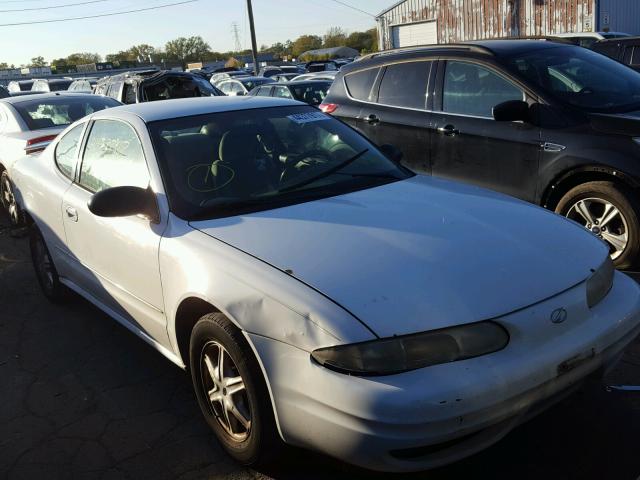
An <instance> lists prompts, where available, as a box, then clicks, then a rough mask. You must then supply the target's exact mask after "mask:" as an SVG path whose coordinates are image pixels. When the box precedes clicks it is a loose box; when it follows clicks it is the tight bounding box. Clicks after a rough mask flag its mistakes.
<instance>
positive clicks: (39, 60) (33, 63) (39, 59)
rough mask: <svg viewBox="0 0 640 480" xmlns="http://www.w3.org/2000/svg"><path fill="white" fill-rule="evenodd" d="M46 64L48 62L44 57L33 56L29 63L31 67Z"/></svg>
mask: <svg viewBox="0 0 640 480" xmlns="http://www.w3.org/2000/svg"><path fill="white" fill-rule="evenodd" d="M46 65H47V62H46V61H45V60H44V57H33V58H32V59H31V63H30V64H29V66H31V67H45V66H46Z"/></svg>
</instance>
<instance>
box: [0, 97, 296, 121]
mask: <svg viewBox="0 0 640 480" xmlns="http://www.w3.org/2000/svg"><path fill="white" fill-rule="evenodd" d="M84 95H86V94H84ZM3 100H4V99H3ZM292 106H308V105H307V104H306V103H302V102H298V101H295V100H287V99H281V98H273V97H253V96H246V97H197V98H175V99H172V100H163V101H158V102H143V103H134V104H131V105H123V106H121V107H114V108H109V109H106V110H101V111H99V112H96V113H94V114H92V115H91V118H92V119H97V118H101V117H109V118H114V117H116V118H117V117H126V116H127V115H135V116H137V117H139V118H141V119H142V120H143V121H144V122H146V123H149V122H156V121H159V120H167V119H171V118H181V117H191V116H195V115H206V114H209V113H222V112H234V111H242V110H253V109H256V108H270V107H292Z"/></svg>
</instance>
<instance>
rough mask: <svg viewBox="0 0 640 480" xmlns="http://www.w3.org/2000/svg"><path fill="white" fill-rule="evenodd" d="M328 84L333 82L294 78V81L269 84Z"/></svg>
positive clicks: (284, 85)
mask: <svg viewBox="0 0 640 480" xmlns="http://www.w3.org/2000/svg"><path fill="white" fill-rule="evenodd" d="M321 83H322V84H325V85H326V84H329V85H331V84H332V83H333V82H332V81H331V80H296V81H295V82H275V83H270V84H269V86H275V85H282V86H283V87H296V86H303V85H317V84H321Z"/></svg>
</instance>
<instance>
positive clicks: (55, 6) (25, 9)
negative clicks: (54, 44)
mask: <svg viewBox="0 0 640 480" xmlns="http://www.w3.org/2000/svg"><path fill="white" fill-rule="evenodd" d="M108 1H109V0H91V1H89V2H79V3H67V4H65V5H51V6H49V7H31V8H15V9H12V10H0V13H8V12H31V11H33V10H52V9H54V8H66V7H76V6H78V5H89V4H90V3H102V2H108Z"/></svg>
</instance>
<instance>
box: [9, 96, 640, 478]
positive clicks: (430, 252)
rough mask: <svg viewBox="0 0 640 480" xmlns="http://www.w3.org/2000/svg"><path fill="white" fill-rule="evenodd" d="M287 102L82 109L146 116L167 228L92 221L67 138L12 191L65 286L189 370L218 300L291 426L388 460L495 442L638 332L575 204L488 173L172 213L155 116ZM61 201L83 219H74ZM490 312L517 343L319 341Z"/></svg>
mask: <svg viewBox="0 0 640 480" xmlns="http://www.w3.org/2000/svg"><path fill="white" fill-rule="evenodd" d="M291 105H303V104H301V103H298V102H291V101H286V100H280V99H275V98H267V97H217V98H210V99H205V98H199V99H186V100H171V101H167V102H153V103H147V104H138V105H131V106H124V107H119V108H116V109H109V110H105V111H101V112H98V113H96V114H93V115H91V116H90V117H87V118H85V119H83V120H82V122H85V123H87V124H89V122H91V121H92V120H94V119H99V118H108V119H115V120H120V121H124V122H127V123H129V124H130V125H132V126H133V127H134V128H135V130H136V131H137V133H138V135H139V137H140V140H141V143H142V146H143V151H144V153H145V156H146V160H147V164H148V167H149V174H150V178H151V181H150V188H151V189H152V190H153V192H154V193H155V194H156V199H157V203H158V209H159V213H160V221H159V223H157V224H156V223H152V222H151V221H150V220H148V219H144V218H141V217H139V216H132V217H124V218H102V217H101V218H97V217H93V218H92V214H91V212H89V211H88V209H87V208H86V202H87V201H88V199H89V198H90V194H89V192H88V191H85V190H82V189H81V188H80V187H77V186H76V185H72V181H71V180H70V179H68V178H66V177H65V176H63V175H62V174H61V173H60V172H59V171H58V169H57V167H56V166H55V164H54V157H53V155H54V152H55V147H56V144H57V142H58V140H56V141H54V142H53V143H52V144H51V145H50V146H49V147H48V148H47V149H46V150H45V151H44V152H43V153H42V155H40V156H37V157H34V158H25V159H22V160H20V161H18V162H17V163H16V164H15V165H14V168H13V172H14V173H13V175H14V177H13V181H14V183H15V184H16V186H17V192H16V193H17V198H18V201H19V202H20V204H21V205H22V206H23V208H25V210H26V211H27V212H28V214H29V215H30V217H31V218H32V219H33V221H34V222H35V223H36V225H37V226H38V227H39V229H40V230H41V232H42V234H43V237H44V238H45V240H46V242H47V245H48V247H49V250H50V251H51V253H52V256H53V259H54V263H55V264H56V267H57V268H58V273H59V274H60V275H61V276H62V281H63V282H64V283H65V284H66V285H68V286H70V287H71V288H73V289H74V290H76V291H77V292H79V293H81V294H82V295H84V296H85V297H86V298H88V299H89V300H90V301H92V302H93V303H94V304H95V305H97V306H98V307H99V308H101V309H102V310H104V311H105V312H107V313H108V314H109V315H111V316H112V317H114V318H115V319H116V320H117V321H118V322H120V323H122V324H123V325H125V326H126V327H127V328H128V329H130V330H131V331H133V332H134V333H136V334H137V335H138V336H140V337H141V338H143V339H144V340H145V341H147V342H149V343H150V344H151V345H153V346H154V347H155V348H157V349H158V350H159V351H160V352H161V353H163V354H164V355H166V356H167V357H168V358H169V359H170V360H172V361H173V362H175V363H176V364H178V365H180V366H181V367H184V366H185V364H186V363H187V362H188V354H187V352H186V351H185V350H184V348H183V349H182V351H181V338H182V341H184V340H185V338H184V332H183V329H181V324H180V323H179V322H178V321H177V320H176V319H177V318H178V316H179V314H180V312H181V311H182V308H183V306H184V305H189V304H191V302H206V303H208V304H210V305H212V306H213V308H215V309H217V310H219V311H221V312H222V313H224V314H225V315H226V316H227V317H228V318H229V319H230V321H231V322H233V323H234V324H235V325H236V326H237V327H238V328H239V329H240V330H241V331H242V333H243V334H244V336H245V338H246V339H247V340H248V342H249V343H250V346H251V348H252V350H253V351H254V352H255V353H256V356H257V360H258V362H259V364H260V365H261V368H262V371H263V374H264V376H265V380H266V383H267V387H268V389H269V392H270V395H271V398H270V400H271V403H272V405H273V407H274V414H275V419H276V422H277V425H278V428H279V431H280V435H281V436H282V438H283V439H284V440H285V441H287V442H289V443H292V444H295V445H299V446H303V447H310V448H315V449H318V450H320V451H322V452H325V453H327V454H330V455H333V456H335V457H337V458H340V459H343V460H345V461H348V462H351V463H356V464H359V465H362V466H365V467H368V468H373V469H377V470H384V471H414V470H421V469H425V468H431V467H434V466H437V465H441V464H444V463H449V462H451V461H454V460H457V459H459V458H462V457H464V456H468V455H470V454H472V453H474V452H476V451H478V450H480V449H481V448H484V447H486V446H488V445H490V444H491V443H494V442H495V441H497V440H498V439H500V438H501V437H502V436H504V435H505V434H506V433H507V432H508V431H509V430H510V429H511V428H513V427H514V426H515V425H517V424H518V423H519V422H521V421H523V419H524V418H526V417H527V416H528V415H532V414H534V413H536V412H537V411H539V410H540V409H541V408H544V407H545V406H547V405H549V404H551V403H552V402H553V401H554V400H555V399H557V398H559V396H561V395H564V394H566V393H567V392H568V391H570V389H571V388H574V387H575V386H576V385H577V384H579V383H580V382H581V381H583V380H584V379H585V378H586V377H587V376H588V375H590V374H592V373H593V372H595V371H597V370H598V369H606V368H609V367H610V366H611V365H612V364H613V363H614V362H615V361H616V359H617V358H619V356H620V354H621V352H622V350H623V349H624V347H625V346H626V345H627V344H628V343H629V342H630V341H632V340H633V338H634V337H635V336H636V335H637V333H638V331H639V329H640V327H639V325H640V287H639V286H638V285H637V284H636V283H634V282H633V281H631V280H630V279H629V278H628V277H626V276H624V275H623V274H619V273H617V274H616V275H615V277H614V282H613V287H612V290H611V291H610V292H609V294H608V295H607V296H606V297H605V298H604V299H603V300H602V301H601V302H600V303H599V304H598V305H596V306H595V307H593V308H591V309H590V308H588V307H587V304H586V292H585V289H586V280H587V279H588V278H589V276H590V275H591V273H592V270H593V269H596V268H598V267H599V266H600V265H601V264H602V263H603V262H604V260H605V259H606V257H607V255H608V251H607V249H606V247H605V246H604V244H603V243H602V242H600V241H599V240H597V239H596V238H595V237H593V236H592V235H590V234H589V233H587V232H585V231H584V230H583V229H582V228H580V227H578V226H576V225H574V224H572V223H570V222H569V221H567V220H565V219H562V218H560V217H557V216H555V215H553V214H551V213H549V212H546V211H544V210H542V209H540V208H537V207H534V206H531V205H529V204H525V203H523V202H520V201H518V200H514V199H510V198H508V197H505V196H503V195H500V194H496V193H491V192H488V191H486V190H483V189H480V188H477V187H472V186H467V185H462V184H456V183H453V182H448V181H444V180H436V179H429V178H424V177H414V178H412V179H409V180H404V181H398V182H395V183H390V184H387V185H385V186H380V187H374V188H370V189H367V190H361V191H358V192H353V193H349V194H345V195H340V196H336V197H332V198H327V199H324V200H316V201H311V202H307V203H303V204H299V205H294V206H289V207H284V208H279V209H274V210H271V211H264V212H260V213H252V214H245V215H238V216H234V217H228V218H223V219H216V220H207V221H200V222H191V223H189V222H187V221H185V220H183V219H181V218H178V217H176V216H175V215H174V214H173V213H171V212H170V211H169V203H168V201H167V198H166V193H165V190H164V186H163V182H162V178H161V174H160V170H159V167H158V165H157V162H156V159H155V153H154V150H153V145H152V143H151V141H150V138H149V133H148V131H147V129H146V123H148V122H151V121H155V120H162V119H164V118H175V117H180V116H188V115H200V114H205V113H213V112H221V111H232V110H246V109H251V108H261V107H277V106H291ZM309 108H310V107H309ZM70 128H71V127H70ZM63 135H64V133H63ZM59 138H60V137H59ZM372 148H373V147H372ZM67 206H70V207H73V208H75V209H76V213H77V216H78V218H77V219H78V221H77V222H69V218H70V217H68V218H67V214H66V207H67ZM85 227H86V229H85ZM288 269H291V270H292V272H288ZM558 308H564V309H565V310H566V311H567V320H566V321H565V322H564V323H562V324H554V323H552V322H551V321H550V315H551V313H552V312H553V311H554V310H556V309H558ZM489 318H491V319H493V321H495V322H497V323H499V324H500V325H502V326H503V327H505V328H506V329H507V331H508V333H509V335H510V341H509V343H508V345H507V346H506V347H505V348H504V349H503V350H500V351H497V352H494V353H492V354H488V355H484V356H481V357H476V358H472V359H468V360H464V361H457V362H452V363H446V364H440V365H435V366H432V367H427V368H422V369H418V370H413V371H409V372H405V373H401V374H395V375H388V376H379V377H355V376H349V375H344V374H340V373H336V372H334V371H332V370H329V369H327V368H324V367H322V366H320V365H318V364H317V363H316V362H315V361H314V360H313V359H312V358H311V355H310V352H312V351H313V350H315V349H317V348H322V347H327V346H333V345H340V344H348V343H355V342H361V341H367V340H374V339H375V338H376V337H377V336H388V335H394V334H401V333H411V332H417V331H425V330H429V329H434V328H439V327H443V326H450V325H460V324H464V323H469V322H475V321H479V320H486V319H489ZM181 332H182V333H181ZM188 333H189V332H188V331H187V337H186V339H187V340H188ZM181 335H182V337H181ZM182 346H183V347H184V343H182ZM469 436H471V437H469ZM456 440H457V441H456ZM449 441H456V443H455V445H453V444H452V445H447V446H446V447H443V448H442V449H440V450H438V449H437V448H436V450H429V451H428V452H427V451H426V452H427V453H424V454H418V455H417V456H416V455H414V456H413V458H410V459H408V458H399V457H398V456H397V455H395V456H394V455H392V454H391V453H390V452H391V451H392V450H406V449H421V448H424V447H429V446H433V445H436V446H437V445H438V444H441V443H442V442H449ZM420 452H421V450H420V451H419V452H418V453H420Z"/></svg>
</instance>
